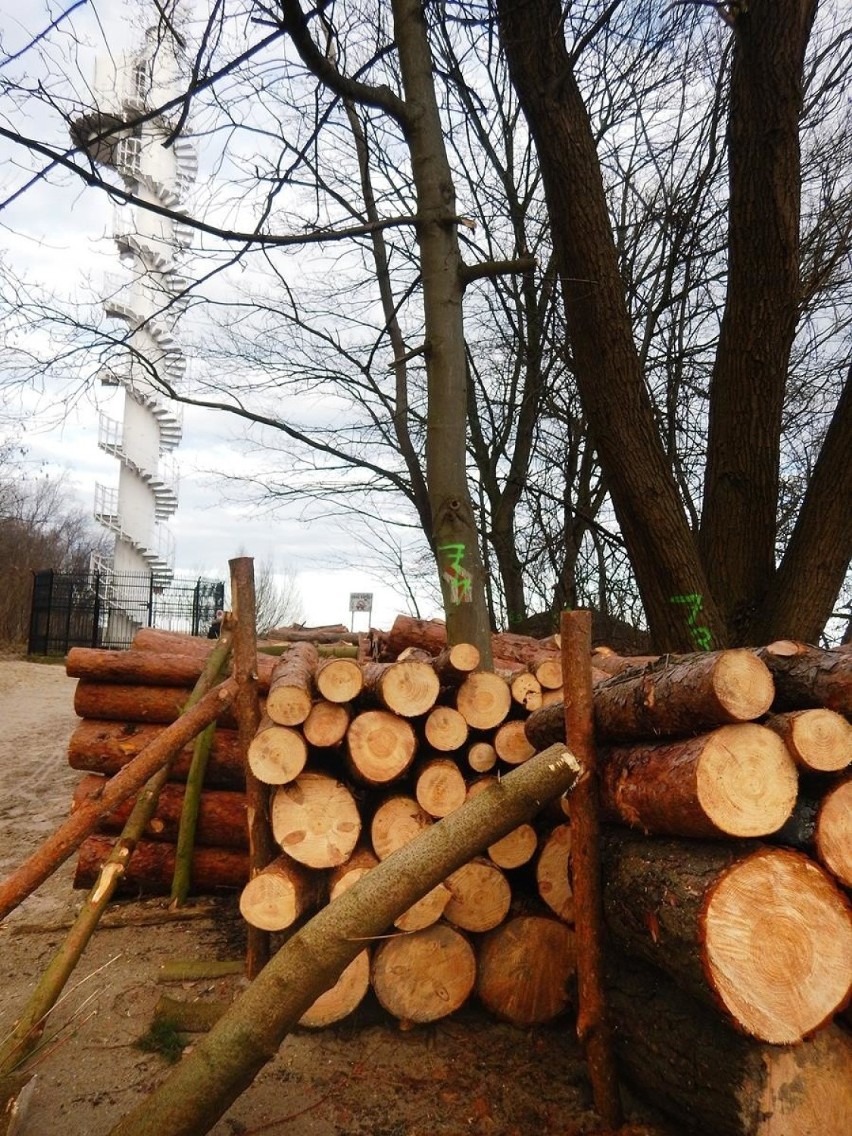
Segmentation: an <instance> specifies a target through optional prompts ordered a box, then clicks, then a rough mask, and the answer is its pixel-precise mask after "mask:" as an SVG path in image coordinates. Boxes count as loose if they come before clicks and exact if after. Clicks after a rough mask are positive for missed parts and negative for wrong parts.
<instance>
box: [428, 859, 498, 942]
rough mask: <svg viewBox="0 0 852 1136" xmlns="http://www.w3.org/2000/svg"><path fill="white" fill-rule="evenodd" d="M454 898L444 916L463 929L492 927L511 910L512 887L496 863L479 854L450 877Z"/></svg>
mask: <svg viewBox="0 0 852 1136" xmlns="http://www.w3.org/2000/svg"><path fill="white" fill-rule="evenodd" d="M446 883H447V887H448V888H449V890H450V896H451V898H450V902H449V903H448V904H447V907H446V910H445V911H444V917H445V918H446V919H447V920H449V922H450V923H453V924H454V925H455V926H456V927H460V928H461V929H462V930H463V931H475V932H482V931H491V930H493V929H494V928H495V927H498V926H499V925H500V924H501V923H502V922H503V920H504V919H505V918H506V916H507V915H508V914H509V907H510V905H511V903H512V889H511V887H510V886H509V881H508V880H507V879H506V877H505V876H504V875H503V873H502V872H501V871H500V869H499V868H498V867H497V865H496V864H493V863H492V862H491V861H490V860H486V859H484V858H482V857H478V858H477V859H476V860H471V862H470V863H469V864H465V865H463V866H462V867H461V868H459V869H458V871H455V872H453V874H452V875H451V876H450V877H449V878H448V879H447V881H446Z"/></svg>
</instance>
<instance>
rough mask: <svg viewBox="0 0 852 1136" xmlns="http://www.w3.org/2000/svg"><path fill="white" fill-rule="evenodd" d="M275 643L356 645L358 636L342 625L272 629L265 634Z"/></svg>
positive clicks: (331, 624)
mask: <svg viewBox="0 0 852 1136" xmlns="http://www.w3.org/2000/svg"><path fill="white" fill-rule="evenodd" d="M266 637H267V639H270V640H272V642H275V643H356V642H357V641H358V635H357V634H356V633H354V632H352V631H350V630H349V628H348V627H347V626H346V625H345V624H343V623H330V624H322V625H321V626H319V627H274V628H273V629H272V630H271V631H268V632H267V633H266Z"/></svg>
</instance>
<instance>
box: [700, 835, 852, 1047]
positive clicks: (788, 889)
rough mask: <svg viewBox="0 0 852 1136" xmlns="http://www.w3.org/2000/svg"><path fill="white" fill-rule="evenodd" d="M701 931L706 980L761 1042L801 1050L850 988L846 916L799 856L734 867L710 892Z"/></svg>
mask: <svg viewBox="0 0 852 1136" xmlns="http://www.w3.org/2000/svg"><path fill="white" fill-rule="evenodd" d="M704 925H705V936H704V965H705V971H706V973H707V976H708V980H709V981H710V983H711V986H712V987H713V989H714V990H715V992H716V994H717V996H718V997H719V999H720V1000H721V1001H722V1003H723V1005H724V1006H725V1008H726V1009H727V1011H728V1012H729V1013H730V1014H731V1016H732V1018H733V1020H734V1021H735V1022H736V1023H737V1024H738V1025H739V1026H740V1027H741V1028H742V1029H743V1030H744V1031H745V1032H746V1033H748V1034H751V1035H752V1036H753V1037H757V1038H759V1039H760V1040H762V1041H767V1042H770V1043H772V1044H775V1045H788V1044H793V1043H795V1042H798V1041H801V1039H802V1038H803V1037H805V1036H807V1035H808V1034H810V1033H812V1032H813V1031H814V1030H816V1029H817V1028H818V1027H819V1026H821V1025H823V1024H824V1023H825V1022H826V1021H827V1020H828V1019H829V1018H830V1017H831V1016H832V1015H833V1014H834V1012H835V1011H836V1009H837V1008H838V1007H839V1006H840V1005H841V1004H842V1003H843V1002H844V1001H845V999H846V998H847V996H848V994H849V992H850V988H852V910H850V907H849V904H848V902H847V901H846V899H845V898H844V897H843V896H842V894H841V893H840V892H839V890H838V889H837V888H836V887H835V886H834V884H833V883H832V882H831V880H830V879H829V877H828V876H827V875H826V874H825V873H824V872H823V871H822V869H821V868H820V867H819V866H818V865H816V864H815V863H814V862H813V861H811V860H809V859H808V858H807V857H806V856H803V855H801V854H799V853H796V852H789V851H787V850H779V849H773V850H764V851H761V852H757V853H755V854H754V855H752V856H749V857H747V858H746V859H744V860H740V861H738V862H737V863H736V864H734V865H733V867H732V868H731V869H730V870H729V871H728V872H727V873H725V874H724V875H723V876H722V877H721V878H720V880H719V881H718V883H717V884H716V885H715V886H714V887H713V888H712V889H711V890H710V894H709V898H708V900H707V904H706V908H705V916H704Z"/></svg>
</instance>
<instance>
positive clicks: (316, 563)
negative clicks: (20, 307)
mask: <svg viewBox="0 0 852 1136" xmlns="http://www.w3.org/2000/svg"><path fill="white" fill-rule="evenodd" d="M134 8H135V11H136V12H138V7H136V6H134ZM48 12H49V13H50V15H46V13H48ZM127 12H128V8H127V6H126V5H125V3H124V0H99V2H95V3H90V4H87V5H84V6H82V7H80V8H79V9H78V10H77V11H76V12H75V13H74V15H73V20H74V24H75V28H77V29H78V34H79V35H81V36H82V38H83V41H84V50H83V51H82V52H81V54H80V70H81V72H85V69H86V68H87V67H91V60H92V59H93V53H92V52H91V51H86V50H85V41H86V40H87V39H88V40H89V42H90V44H93V45H94V44H96V43H97V42H98V40H100V42H101V43H102V42H103V41H102V39H101V36H100V31H99V29H98V24H100V25H101V26H102V27H103V28H104V29H105V31H106V34H107V35H108V37H109V38H110V41H111V44H112V46H114V47H116V46H119V47H120V46H121V40H122V39H126V36H127V28H128V27H129V24H128V22H127V20H126V15H127ZM55 14H56V13H55V10H54V9H52V8H51V6H50V5H49V4H48V3H47V2H46V0H45V2H44V3H42V2H41V0H32V2H31V3H27V4H25V5H23V6H21V5H20V4H19V3H12V2H11V0H0V30H2V45H3V52H4V54H6V55H9V54H11V53H13V52H14V51H16V50H17V49H18V48H19V47H20V46H22V45H23V44H25V43H26V42H27V41H28V40H29V39H30V38H31V37H32V36H33V35H35V34H36V33H37V32H39V31H40V30H42V29H43V28H44V27H46V25H47V23H49V21H50V19H51V18H52V17H53V16H54V15H55ZM55 38H56V42H57V45H61V42H62V37H55ZM66 45H67V44H66ZM96 50H102V48H96ZM61 51H62V49H61V46H57V48H55V49H54V48H53V47H49V48H48V55H49V56H52V58H53V59H54V60H55V66H56V68H57V69H58V68H59V66H60V65H61ZM25 58H26V59H27V60H28V64H27V69H25V71H24V72H21V71H20V70H19V74H21V73H24V74H26V77H27V78H28V79H33V78H34V77H35V76H34V74H33V73H32V72H33V68H34V65H35V62H36V59H37V56H36V55H35V54H34V53H32V52H30V53H28V55H27V56H26V57H25ZM11 70H12V68H9V69H8V70H7V75H9V71H11ZM10 118H11V115H10V112H9V110H8V108H6V119H5V120H6V121H7V122H9V121H10ZM16 126H17V128H18V129H21V130H26V131H27V132H28V133H31V134H35V135H37V134H38V131H39V127H40V126H41V124H40V123H39V122H38V121H37V120H33V119H32V117H30V118H27V119H26V120H24V121H21V122H19V123H17V124H16ZM4 159H5V161H4V163H3V169H1V170H0V181H2V187H3V189H4V191H5V192H4V194H3V196H4V197H5V196H6V194H7V193H8V192H9V188H10V187H14V186H15V185H16V184H19V183H20V180H21V173H20V169H19V167H20V162H21V159H22V155H21V154H20V153H16V152H15V151H14V150H13V149H11V148H9V149H8V150H3V151H2V152H0V161H3V160H4ZM59 180H63V179H59ZM112 216H113V206H112V204H111V203H110V202H109V201H108V199H107V198H106V196H105V195H103V194H99V193H96V192H90V191H89V192H85V191H83V190H82V188H81V187H80V186H79V185H75V184H74V183H73V182H70V181H68V180H67V179H65V183H64V186H57V185H38V186H35V187H34V188H32V189H31V190H28V191H27V193H26V194H25V195H24V196H23V197H21V198H20V199H19V200H18V201H17V202H16V203H15V204H14V205H13V206H11V207H10V208H9V209H7V210H6V211H4V213H3V214H2V215H0V224H2V225H3V229H4V243H5V246H6V251H7V255H8V256H9V258H10V259H11V260H12V261H13V262H14V264H15V266H16V268H19V269H23V270H24V271H25V272H26V273H27V275H28V276H29V278H30V279H31V280H32V281H34V282H35V283H37V284H41V285H43V286H45V287H47V288H50V289H52V290H54V291H56V292H57V293H59V294H60V295H65V296H74V295H78V296H79V295H80V294H81V293H82V294H85V293H86V291H87V290H88V291H89V294H91V292H92V290H95V291H96V290H97V288H98V285H99V281H100V278H101V276H102V273H103V271H104V270H106V271H117V270H118V268H119V264H118V259H117V256H116V255H115V254H114V252H113V249H114V246H113V245H112V242H111V239H110V234H111V231H112ZM41 348H42V349H43V348H44V344H42V345H41ZM61 378H62V376H57V381H58V382H59V381H61ZM57 405H58V404H57V399H56V396H55V393H54V392H53V391H52V390H51V389H47V390H45V391H43V392H42V393H41V395H40V396H36V394H34V393H32V392H29V393H25V392H19V393H18V394H17V395H16V396H15V399H14V400H13V401H12V404H11V405H10V406H9V407H8V409H9V410H10V411H11V413H12V416H13V418H16V419H17V420H18V421H20V422H22V423H23V424H24V425H23V438H22V440H23V441H24V443H25V444H26V446H27V447H28V451H29V457H30V459H31V461H32V462H34V463H38V464H41V463H44V464H45V465H46V467H47V468H49V469H51V470H52V471H54V472H58V473H60V474H61V475H62V476H63V478H64V479H65V481H66V484H67V486H68V488H69V490H70V491H71V492H72V493H74V494H75V495H76V496H77V497H78V499H79V500H80V502H81V503H83V504H84V505H85V507H86V508H91V507H92V505H93V502H94V490H95V484H96V483H98V482H100V483H101V484H104V485H107V486H114V485H117V483H118V463H117V461H116V459H114V458H112V457H110V456H109V455H107V454H105V453H103V452H102V451H101V450H99V448H98V445H97V437H98V414H99V410H103V411H105V412H106V413H108V414H109V415H110V417H115V418H120V417H121V410H120V403H118V402H117V401H116V395H115V394H113V395H110V392H109V391H108V390H95V391H90V392H88V395H87V396H86V397H84V398H81V399H80V400H79V401H77V402H76V403H75V404H74V405H73V406H71V407H69V408H68V410H67V412H66V413H64V415H63V414H61V413H58V411H57ZM238 429H239V427H235V426H234V425H232V420H229V419H228V418H227V417H226V416H223V415H221V414H216V413H214V412H211V411H204V410H198V409H194V408H191V407H189V408H186V410H185V417H184V437H183V441H182V443H181V446H180V448H179V449H178V450H177V451H176V453H175V455H174V457H175V459H176V461H177V465H178V468H179V473H180V504H179V508H178V511H177V514H176V515H175V517H174V518H173V519H172V521H171V526H170V527H171V528H172V531H173V532H174V535H175V538H176V542H177V544H176V569H177V571H179V572H181V573H192V574H198V575H205V576H212V577H215V578H225V579H226V578H227V573H228V560H229V558H231V557H233V556H236V555H249V556H253V557H254V558H255V561H256V562H258V563H260V562H264V561H269V562H272V563H273V564H274V565H275V567H276V568H277V569H279V570H283V569H289V570H291V571H293V572H295V573H296V574H297V582H298V588H299V592H300V594H301V597H302V606H303V612H302V614H303V616H304V621H305V622H307V623H309V624H321V623H338V622H342V623H346V624H347V625H348V624H350V623H351V620H352V617H351V616H350V613H349V597H350V594H351V593H353V592H371V593H373V595H374V607H373V613H372V618H371V620H370V622H371V624H372V625H373V626H377V627H389V626H390V624H391V622H392V621H393V617H394V615H395V614H397V613H398V612H400V611H407V610H409V607H408V604H407V602H406V599H405V595H404V592H403V591H402V590H400V591H399V592H397V591H395V590H394V589H393V588H392V587H390V586H389V585H388V584H387V583H385V582H382V580H380V579H379V578H378V576H377V575H376V574H375V573H371V572H366V571H365V570H364V569H363V567H361V566H360V565H363V563H364V561H365V559H366V557H365V555H364V548H363V545H362V546H361V548H360V554H359V543H358V541H355V540H353V537H352V535H351V533H349V532H344V531H343V529H342V527H341V525H340V523H339V522H337V521H336V520H335V519H334V518H328V519H327V520H323V519H321V518H320V519H313V520H310V521H308V520H304V519H302V518H301V517H300V516H299V514H298V511H297V510H296V509H295V508H294V507H290V508H288V509H283V510H279V511H278V512H277V513H275V514H269V513H266V514H263V515H257V514H256V513H253V512H252V510H251V509H250V508H248V507H247V506H246V505H245V504H239V503H237V502H234V501H228V500H227V499H226V496H225V493H224V489H223V485H222V482H221V479H218V478H217V477H216V476H215V471H217V470H219V471H223V472H224V473H228V472H233V471H234V470H235V469H236V468H238V466H239V463H240V462H241V461H243V460H245V459H244V457H243V454H242V452H241V450H240V448H239V443H238V441H237V437H238V435H237V430H238ZM211 471H214V472H211ZM364 539H369V538H366V537H365V538H364ZM421 614H422V615H424V616H432V615H437V614H439V612H437V611H436V610H435V608H434V604H433V605H432V607H431V608H430V605H429V601H428V600H425V601H424V607H423V608H422V609H421ZM354 618H355V627H356V629H361V628H365V627H366V625H367V619H366V617H365V616H364V615H356V616H355V617H354Z"/></svg>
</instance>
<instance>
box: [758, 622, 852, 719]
mask: <svg viewBox="0 0 852 1136" xmlns="http://www.w3.org/2000/svg"><path fill="white" fill-rule="evenodd" d="M758 655H759V656H760V658H761V659H762V660H763V661H764V663H765V664H766V665H767V667H768V668H769V670H770V671H771V672H772V678H773V680H774V682H775V701H774V702H773V704H772V706H773V709H774V710H778V711H781V710H804V709H807V708H809V707H817V706H822V707H824V708H825V709H826V710H836V711H837V713H838V714H852V654H847V653H845V652H842V651H823V650H821V649H820V648H819V647H811V646H809V645H808V644H807V643H797V642H795V641H793V640H791V639H780V640H778V641H777V642H776V643H770V644H769V646H768V647H764V648H762V650H760V651H758Z"/></svg>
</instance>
